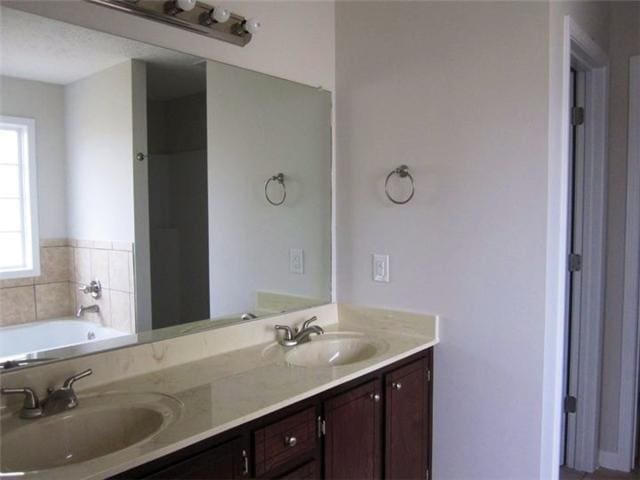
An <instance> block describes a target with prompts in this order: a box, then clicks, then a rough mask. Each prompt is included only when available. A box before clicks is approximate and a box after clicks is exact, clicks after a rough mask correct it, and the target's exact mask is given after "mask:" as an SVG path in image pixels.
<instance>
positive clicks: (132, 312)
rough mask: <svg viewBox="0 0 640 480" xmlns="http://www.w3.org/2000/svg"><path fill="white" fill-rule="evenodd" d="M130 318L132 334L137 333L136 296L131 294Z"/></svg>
mask: <svg viewBox="0 0 640 480" xmlns="http://www.w3.org/2000/svg"><path fill="white" fill-rule="evenodd" d="M129 309H130V313H129V318H130V320H131V333H135V331H136V296H135V295H134V294H133V293H131V294H129Z"/></svg>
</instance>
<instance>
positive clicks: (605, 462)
mask: <svg viewBox="0 0 640 480" xmlns="http://www.w3.org/2000/svg"><path fill="white" fill-rule="evenodd" d="M598 461H599V463H600V466H601V467H602V468H607V469H609V470H618V471H620V472H629V471H630V470H628V468H627V467H626V466H625V465H623V464H624V461H623V459H621V458H620V455H618V453H617V452H607V451H605V450H600V452H599V454H598Z"/></svg>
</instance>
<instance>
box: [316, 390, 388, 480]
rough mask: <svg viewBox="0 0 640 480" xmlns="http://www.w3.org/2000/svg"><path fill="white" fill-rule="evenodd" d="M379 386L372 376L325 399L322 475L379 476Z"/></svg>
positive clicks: (380, 420) (380, 408) (338, 476)
mask: <svg viewBox="0 0 640 480" xmlns="http://www.w3.org/2000/svg"><path fill="white" fill-rule="evenodd" d="M380 390H381V388H380V382H379V381H378V380H374V381H371V382H369V383H366V384H364V385H362V386H360V387H356V388H354V389H353V390H349V391H348V392H346V393H343V394H340V395H338V396H336V397H333V398H331V399H329V400H327V401H326V402H325V403H324V413H325V422H326V424H325V435H326V436H325V454H324V462H325V478H331V479H338V478H340V479H346V478H353V479H361V480H364V479H376V478H380V457H381V452H382V439H381V436H380V430H381V422H382V417H381V415H382V398H381V394H380Z"/></svg>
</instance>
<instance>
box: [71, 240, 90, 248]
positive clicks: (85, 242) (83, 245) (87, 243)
mask: <svg viewBox="0 0 640 480" xmlns="http://www.w3.org/2000/svg"><path fill="white" fill-rule="evenodd" d="M75 243H76V247H78V248H93V242H92V241H91V240H79V239H78V240H76V241H75Z"/></svg>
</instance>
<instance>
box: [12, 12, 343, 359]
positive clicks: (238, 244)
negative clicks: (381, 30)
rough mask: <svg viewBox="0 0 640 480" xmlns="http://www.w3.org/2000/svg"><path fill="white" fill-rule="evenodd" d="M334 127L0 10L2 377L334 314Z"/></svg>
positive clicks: (92, 37)
mask: <svg viewBox="0 0 640 480" xmlns="http://www.w3.org/2000/svg"><path fill="white" fill-rule="evenodd" d="M330 119H331V95H330V93H329V92H327V91H324V90H321V89H317V88H313V87H310V86H306V85H301V84H297V83H293V82H290V81H286V80H282V79H278V78H274V77H270V76H267V75H264V74H260V73H256V72H252V71H248V70H244V69H241V68H237V67H233V66H229V65H225V64H221V63H217V62H213V61H208V60H204V59H201V58H196V57H193V56H190V55H186V54H183V53H179V52H175V51H170V50H166V49H163V48H159V47H156V46H152V45H146V44H142V43H139V42H136V41H132V40H129V39H124V38H119V37H115V36H112V35H108V34H104V33H100V32H96V31H93V30H89V29H86V28H82V27H78V26H74V25H70V24H66V23H63V22H59V21H55V20H52V19H48V18H43V17H39V16H36V15H33V14H29V13H25V12H22V11H18V10H13V9H9V8H7V7H0V365H2V366H4V367H6V368H12V367H16V366H22V365H25V364H35V363H37V362H40V361H46V360H47V359H58V358H64V357H68V356H71V355H79V354H83V353H87V352H90V351H96V350H100V349H106V348H114V347H116V346H119V345H125V344H131V343H133V342H139V341H149V340H152V339H156V338H166V337H168V336H173V335H180V334H184V333H187V332H193V331H194V329H198V328H212V327H215V326H217V325H223V324H228V323H229V322H246V321H251V320H252V319H254V318H260V317H263V316H266V315H272V314H276V313H281V312H285V311H291V310H295V309H300V308H305V307H309V306H312V305H318V304H323V303H327V302H330V301H331V293H330V292H331V285H330V282H331V129H330ZM153 332H155V333H153Z"/></svg>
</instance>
